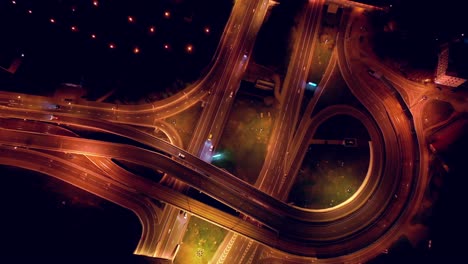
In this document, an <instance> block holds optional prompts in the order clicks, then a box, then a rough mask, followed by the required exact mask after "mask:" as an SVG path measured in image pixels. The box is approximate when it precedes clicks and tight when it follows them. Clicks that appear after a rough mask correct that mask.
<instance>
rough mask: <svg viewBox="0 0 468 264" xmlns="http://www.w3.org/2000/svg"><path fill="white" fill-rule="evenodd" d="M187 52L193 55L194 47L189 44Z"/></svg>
mask: <svg viewBox="0 0 468 264" xmlns="http://www.w3.org/2000/svg"><path fill="white" fill-rule="evenodd" d="M185 49H186V50H187V52H188V53H192V51H193V46H192V44H188V45H187V47H186V48H185Z"/></svg>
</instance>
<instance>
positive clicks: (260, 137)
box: [212, 94, 276, 184]
mask: <svg viewBox="0 0 468 264" xmlns="http://www.w3.org/2000/svg"><path fill="white" fill-rule="evenodd" d="M275 113H276V108H274V107H273V106H266V104H265V103H264V102H263V101H261V100H258V99H252V97H249V96H245V95H242V94H239V96H238V97H237V98H236V101H235V103H234V105H233V107H232V110H231V113H230V115H229V119H228V121H227V124H226V127H225V128H224V131H223V134H222V137H221V139H220V142H219V147H217V148H216V153H215V154H218V153H220V154H223V155H222V157H221V158H220V159H215V160H213V162H212V163H213V164H214V165H216V166H218V167H220V168H224V169H226V170H228V171H229V172H231V173H232V174H234V175H236V176H237V177H238V178H240V179H242V180H244V181H246V182H248V183H250V184H253V183H255V181H256V180H257V177H258V174H259V173H260V170H261V169H262V166H263V162H264V161H265V155H266V148H267V145H268V141H269V139H270V135H271V130H272V126H273V122H274V118H275Z"/></svg>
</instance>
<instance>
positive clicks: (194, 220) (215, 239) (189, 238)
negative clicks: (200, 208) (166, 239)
mask: <svg viewBox="0 0 468 264" xmlns="http://www.w3.org/2000/svg"><path fill="white" fill-rule="evenodd" d="M226 233H227V231H226V230H225V229H223V228H221V227H218V226H216V225H214V224H211V223H209V222H207V221H205V220H203V219H200V218H198V217H195V216H192V217H190V222H189V224H188V227H187V231H186V232H185V236H184V239H183V242H182V244H181V246H180V249H179V252H178V254H177V256H176V258H175V260H174V263H175V264H177V263H180V264H182V263H191V264H201V263H208V261H210V260H211V259H212V258H213V255H214V254H215V252H216V250H217V249H218V246H219V244H221V242H222V241H223V239H224V237H225V236H226Z"/></svg>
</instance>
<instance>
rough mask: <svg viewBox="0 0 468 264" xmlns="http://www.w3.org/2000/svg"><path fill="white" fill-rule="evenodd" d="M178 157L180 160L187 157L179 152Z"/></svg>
mask: <svg viewBox="0 0 468 264" xmlns="http://www.w3.org/2000/svg"><path fill="white" fill-rule="evenodd" d="M177 156H178V157H179V158H181V159H185V155H184V154H182V153H180V152H179V154H178V155H177Z"/></svg>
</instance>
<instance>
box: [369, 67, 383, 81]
mask: <svg viewBox="0 0 468 264" xmlns="http://www.w3.org/2000/svg"><path fill="white" fill-rule="evenodd" d="M367 73H369V74H370V76H372V77H374V78H376V79H380V78H381V77H382V73H381V72H376V71H374V70H371V69H369V70H367Z"/></svg>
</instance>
